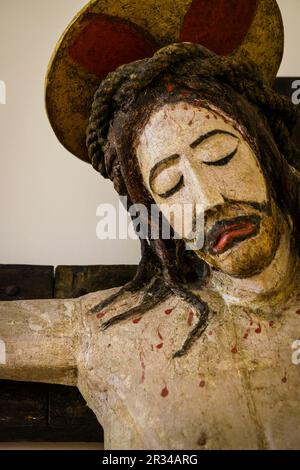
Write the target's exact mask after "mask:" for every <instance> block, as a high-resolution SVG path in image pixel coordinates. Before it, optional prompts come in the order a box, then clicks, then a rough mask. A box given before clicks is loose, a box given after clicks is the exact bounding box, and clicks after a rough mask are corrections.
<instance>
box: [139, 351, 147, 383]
mask: <svg viewBox="0 0 300 470" xmlns="http://www.w3.org/2000/svg"><path fill="white" fill-rule="evenodd" d="M140 363H141V367H142V375H141V380H140V384H143V383H144V382H145V377H146V365H145V355H144V351H143V350H142V349H141V350H140Z"/></svg>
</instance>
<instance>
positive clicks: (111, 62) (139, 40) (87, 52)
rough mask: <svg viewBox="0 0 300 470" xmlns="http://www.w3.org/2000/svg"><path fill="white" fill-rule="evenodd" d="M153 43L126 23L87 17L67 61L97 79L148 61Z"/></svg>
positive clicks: (138, 30)
mask: <svg viewBox="0 0 300 470" xmlns="http://www.w3.org/2000/svg"><path fill="white" fill-rule="evenodd" d="M156 50H157V46H156V44H155V41H154V39H153V38H152V37H151V36H150V35H149V34H148V33H147V31H145V30H143V29H142V28H140V27H139V26H137V25H135V24H134V23H131V22H130V21H127V20H123V19H120V18H117V17H114V16H109V15H103V14H101V15H96V14H95V15H92V16H91V15H90V16H89V18H88V21H86V24H85V26H84V27H83V29H82V30H81V31H80V32H79V34H78V35H77V36H76V38H75V40H74V41H73V43H72V44H71V46H70V48H69V54H70V56H71V58H72V59H73V60H74V61H75V62H76V63H77V64H78V65H80V66H81V67H82V68H84V69H85V70H87V71H88V72H91V73H93V74H94V75H97V76H98V77H100V78H104V77H106V75H107V74H108V73H109V72H111V71H113V70H115V69H116V68H117V67H119V66H120V65H123V64H127V63H129V62H133V61H135V60H139V59H144V58H145V57H150V56H152V55H153V54H154V52H155V51H156Z"/></svg>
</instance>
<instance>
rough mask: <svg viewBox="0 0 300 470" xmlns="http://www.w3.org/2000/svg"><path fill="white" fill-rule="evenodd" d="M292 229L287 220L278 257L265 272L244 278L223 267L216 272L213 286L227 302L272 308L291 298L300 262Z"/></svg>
mask: <svg viewBox="0 0 300 470" xmlns="http://www.w3.org/2000/svg"><path fill="white" fill-rule="evenodd" d="M291 231H292V229H291V228H290V226H289V224H288V222H287V221H284V222H283V224H282V229H281V236H280V241H279V246H278V249H277V252H276V254H275V257H274V258H273V261H272V262H271V263H270V265H269V266H268V267H267V268H266V269H265V270H264V271H262V272H261V273H259V274H257V275H255V276H252V277H249V278H246V279H241V278H234V277H231V276H229V275H227V274H224V273H222V272H220V271H215V272H213V275H212V278H211V281H210V284H211V287H212V288H213V289H214V290H216V291H218V293H219V294H220V295H221V296H222V297H223V299H224V301H225V303H226V304H227V305H233V304H234V305H239V306H242V307H249V308H251V309H252V310H262V311H265V312H270V311H272V310H274V308H276V307H277V306H278V307H279V306H281V305H282V303H284V302H285V301H286V300H287V298H288V297H289V296H290V295H291V292H293V289H294V279H295V270H296V265H297V255H296V252H295V248H294V245H293V237H292V235H291Z"/></svg>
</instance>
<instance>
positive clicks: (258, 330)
mask: <svg viewBox="0 0 300 470" xmlns="http://www.w3.org/2000/svg"><path fill="white" fill-rule="evenodd" d="M255 333H257V334H258V335H259V334H260V333H261V325H260V323H259V324H258V327H257V328H256V330H255Z"/></svg>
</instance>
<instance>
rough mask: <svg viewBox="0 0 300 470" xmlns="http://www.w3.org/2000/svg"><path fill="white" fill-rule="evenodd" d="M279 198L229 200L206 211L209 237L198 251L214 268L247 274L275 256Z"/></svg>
mask: <svg viewBox="0 0 300 470" xmlns="http://www.w3.org/2000/svg"><path fill="white" fill-rule="evenodd" d="M280 227H281V221H280V215H279V211H278V208H277V206H276V204H275V202H274V201H273V200H272V199H271V200H270V201H269V202H266V203H263V204H259V203H256V202H237V201H229V200H227V201H226V203H225V204H224V205H222V206H219V207H216V208H215V209H213V210H209V211H208V212H207V213H206V214H205V241H204V246H203V248H201V249H200V250H196V254H197V255H198V256H199V257H200V258H201V259H203V260H204V261H205V262H206V263H208V264H209V265H210V266H211V267H212V268H214V269H217V270H219V271H222V272H224V273H226V274H228V275H230V276H233V277H239V278H247V277H251V276H254V275H255V274H258V273H260V272H262V271H263V270H264V269H265V268H266V267H267V266H268V265H269V264H270V263H271V262H272V260H273V259H274V257H275V254H276V251H277V248H278V245H279V240H280Z"/></svg>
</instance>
